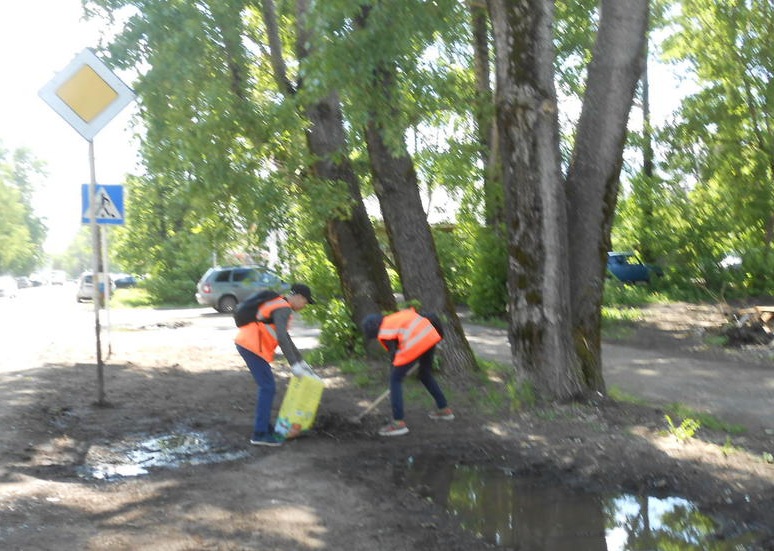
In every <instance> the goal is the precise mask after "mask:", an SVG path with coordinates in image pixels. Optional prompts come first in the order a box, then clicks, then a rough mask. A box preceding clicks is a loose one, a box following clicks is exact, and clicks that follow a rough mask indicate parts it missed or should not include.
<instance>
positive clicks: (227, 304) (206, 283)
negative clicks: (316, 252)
mask: <svg viewBox="0 0 774 551" xmlns="http://www.w3.org/2000/svg"><path fill="white" fill-rule="evenodd" d="M289 288H290V285H289V284H288V283H286V282H285V281H283V279H282V277H280V276H279V274H277V273H275V272H273V271H271V270H269V269H267V268H263V267H260V266H224V267H221V266H218V267H214V268H210V269H209V270H207V271H206V272H205V273H204V275H203V276H202V277H201V279H200V280H199V282H198V283H197V284H196V301H197V302H198V303H199V304H201V305H202V306H211V307H212V308H215V310H217V311H218V312H221V313H231V312H233V311H234V309H235V308H236V305H237V304H239V303H240V302H242V301H243V300H244V299H246V298H247V297H249V296H250V295H252V294H253V293H255V292H256V291H259V290H261V289H273V290H275V291H277V292H280V293H281V292H283V291H287V290H288V289H289Z"/></svg>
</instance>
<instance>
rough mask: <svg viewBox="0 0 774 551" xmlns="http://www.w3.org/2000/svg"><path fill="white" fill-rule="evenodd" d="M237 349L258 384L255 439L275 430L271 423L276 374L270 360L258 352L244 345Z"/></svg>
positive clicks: (254, 423)
mask: <svg viewBox="0 0 774 551" xmlns="http://www.w3.org/2000/svg"><path fill="white" fill-rule="evenodd" d="M236 347H237V351H238V352H239V354H240V355H241V356H242V358H243V359H244V360H245V363H246V364H247V368H248V369H249V370H250V374H251V375H252V376H253V380H254V381H255V384H256V385H258V393H257V395H256V398H255V421H254V422H253V439H256V438H261V437H263V436H266V435H267V434H272V433H273V432H274V427H273V426H272V424H271V405H272V403H273V402H274V394H275V392H276V390H277V385H276V382H275V381H274V374H273V373H272V372H271V365H269V362H267V361H266V360H264V359H263V358H261V357H260V356H259V355H258V354H255V353H253V352H250V351H249V350H248V349H247V348H244V347H243V346H239V345H236Z"/></svg>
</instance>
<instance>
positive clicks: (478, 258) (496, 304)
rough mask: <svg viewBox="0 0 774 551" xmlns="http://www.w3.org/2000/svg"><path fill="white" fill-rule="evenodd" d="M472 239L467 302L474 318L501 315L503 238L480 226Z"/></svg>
mask: <svg viewBox="0 0 774 551" xmlns="http://www.w3.org/2000/svg"><path fill="white" fill-rule="evenodd" d="M476 242H477V243H478V247H477V248H476V251H475V253H474V264H473V270H472V277H471V286H470V290H469V293H468V305H469V306H470V309H471V310H472V311H473V314H474V315H475V316H476V317H478V318H484V319H487V318H498V317H502V316H504V315H505V313H506V311H507V304H508V287H507V281H508V256H507V255H508V251H507V249H506V245H505V240H504V239H502V238H501V237H500V236H498V235H496V234H495V233H494V232H493V231H491V230H489V229H487V228H480V229H479V230H478V238H477V239H476Z"/></svg>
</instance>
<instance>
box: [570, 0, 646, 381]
mask: <svg viewBox="0 0 774 551" xmlns="http://www.w3.org/2000/svg"><path fill="white" fill-rule="evenodd" d="M647 26H648V0H602V10H601V14H600V25H599V33H598V36H597V41H596V45H595V47H594V55H593V58H592V61H591V64H590V66H589V70H588V83H587V87H586V96H585V98H584V101H583V109H582V111H581V116H580V121H579V123H578V132H577V137H576V143H575V150H574V154H573V161H572V163H571V165H570V169H569V172H568V175H567V197H568V204H567V206H568V220H569V239H570V249H569V250H570V255H569V259H570V267H569V273H571V274H572V276H573V277H572V278H571V291H572V314H573V320H572V321H573V334H574V340H575V346H576V350H577V353H578V355H579V357H580V359H581V363H582V370H583V378H584V384H585V385H586V386H587V387H589V388H590V389H593V390H597V391H600V392H603V391H604V390H605V383H604V379H603V377H602V360H601V344H600V310H601V304H602V292H603V290H604V276H605V268H606V263H607V251H608V250H609V247H610V228H611V226H612V223H613V215H614V213H615V207H616V199H617V196H618V187H619V181H618V178H619V175H620V172H621V163H622V154H623V147H624V141H625V139H626V124H627V120H628V117H629V111H630V109H631V106H632V101H633V98H634V91H635V89H636V86H637V81H638V79H639V78H640V75H641V74H642V63H643V59H644V55H643V54H644V51H645V36H646V30H647Z"/></svg>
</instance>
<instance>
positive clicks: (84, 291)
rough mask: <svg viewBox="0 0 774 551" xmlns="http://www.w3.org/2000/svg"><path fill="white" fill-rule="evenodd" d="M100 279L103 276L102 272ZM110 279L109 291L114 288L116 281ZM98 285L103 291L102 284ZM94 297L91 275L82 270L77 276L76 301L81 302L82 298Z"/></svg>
mask: <svg viewBox="0 0 774 551" xmlns="http://www.w3.org/2000/svg"><path fill="white" fill-rule="evenodd" d="M99 277H100V280H101V279H102V278H103V277H104V276H103V274H100V276H99ZM109 279H110V292H111V293H112V292H113V291H115V290H116V283H115V281H113V279H112V278H109ZM100 287H102V288H103V292H104V284H101V285H100ZM93 298H94V278H93V276H92V273H91V272H83V273H82V274H81V275H80V277H79V278H78V290H77V291H76V292H75V300H76V301H78V302H83V301H84V300H92V299H93Z"/></svg>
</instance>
